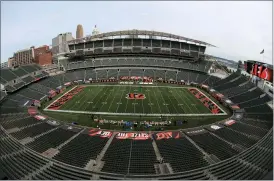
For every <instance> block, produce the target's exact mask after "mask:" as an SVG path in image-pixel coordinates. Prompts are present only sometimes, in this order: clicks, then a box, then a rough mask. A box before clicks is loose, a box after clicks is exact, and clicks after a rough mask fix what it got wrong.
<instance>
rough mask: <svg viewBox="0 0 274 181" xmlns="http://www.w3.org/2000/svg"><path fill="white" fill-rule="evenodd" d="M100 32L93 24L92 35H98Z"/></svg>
mask: <svg viewBox="0 0 274 181" xmlns="http://www.w3.org/2000/svg"><path fill="white" fill-rule="evenodd" d="M98 34H100V31H99V30H98V28H97V26H96V25H95V26H94V29H93V30H92V35H98Z"/></svg>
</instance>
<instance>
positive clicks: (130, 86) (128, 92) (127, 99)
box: [116, 86, 131, 112]
mask: <svg viewBox="0 0 274 181" xmlns="http://www.w3.org/2000/svg"><path fill="white" fill-rule="evenodd" d="M130 90H131V86H129V92H128V94H129V93H130ZM128 100H129V99H127V104H126V108H125V112H126V111H127V105H128ZM116 112H117V111H116Z"/></svg>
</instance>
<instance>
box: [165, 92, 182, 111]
mask: <svg viewBox="0 0 274 181" xmlns="http://www.w3.org/2000/svg"><path fill="white" fill-rule="evenodd" d="M169 95H172V94H168V95H167V97H168V99H169V100H170V102H172V100H171V99H170V97H169ZM172 96H173V95H172ZM175 100H176V102H177V104H179V102H178V100H177V99H176V98H175ZM172 103H173V102H172ZM172 107H173V108H174V109H175V110H176V112H177V113H178V110H177V109H176V107H175V106H174V104H172Z"/></svg>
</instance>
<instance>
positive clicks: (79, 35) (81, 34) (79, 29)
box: [76, 25, 84, 39]
mask: <svg viewBox="0 0 274 181" xmlns="http://www.w3.org/2000/svg"><path fill="white" fill-rule="evenodd" d="M83 37H84V30H83V26H82V25H77V28H76V38H77V39H78V38H83Z"/></svg>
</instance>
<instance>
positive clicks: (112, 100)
mask: <svg viewBox="0 0 274 181" xmlns="http://www.w3.org/2000/svg"><path fill="white" fill-rule="evenodd" d="M120 90H121V87H119V89H118V90H116V91H115V94H113V95H112V96H113V99H112V101H111V103H110V104H109V107H108V111H109V109H110V108H111V106H112V104H113V101H114V99H115V97H116V96H115V95H116V93H117V92H120Z"/></svg>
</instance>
